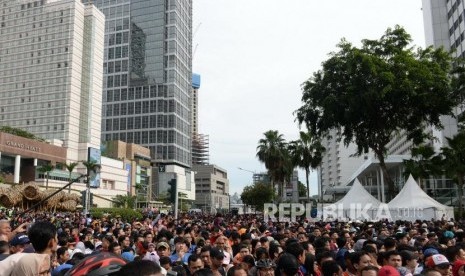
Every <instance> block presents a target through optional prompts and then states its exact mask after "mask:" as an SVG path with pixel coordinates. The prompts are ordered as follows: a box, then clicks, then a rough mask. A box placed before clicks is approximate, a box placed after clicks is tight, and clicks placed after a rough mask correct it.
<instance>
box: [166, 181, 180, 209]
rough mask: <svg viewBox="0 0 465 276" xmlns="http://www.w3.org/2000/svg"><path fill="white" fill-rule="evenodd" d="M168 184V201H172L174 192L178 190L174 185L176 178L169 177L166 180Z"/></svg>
mask: <svg viewBox="0 0 465 276" xmlns="http://www.w3.org/2000/svg"><path fill="white" fill-rule="evenodd" d="M168 185H170V186H171V188H170V201H171V202H172V203H175V202H176V193H177V192H178V189H177V187H176V178H173V179H171V180H170V181H168Z"/></svg>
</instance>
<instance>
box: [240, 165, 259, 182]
mask: <svg viewBox="0 0 465 276" xmlns="http://www.w3.org/2000/svg"><path fill="white" fill-rule="evenodd" d="M237 168H238V169H239V170H241V171H245V172H249V173H251V174H252V182H254V181H255V179H254V177H255V175H256V174H257V173H256V172H255V171H251V170H246V169H243V168H241V167H237Z"/></svg>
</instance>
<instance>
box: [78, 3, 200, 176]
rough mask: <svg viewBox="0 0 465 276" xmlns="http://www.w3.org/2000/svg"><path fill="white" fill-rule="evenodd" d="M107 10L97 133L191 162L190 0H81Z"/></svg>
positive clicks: (166, 160) (160, 159) (169, 160)
mask: <svg viewBox="0 0 465 276" xmlns="http://www.w3.org/2000/svg"><path fill="white" fill-rule="evenodd" d="M84 2H92V3H93V4H94V5H96V6H97V7H98V8H99V9H100V10H101V11H102V12H103V13H104V14H105V16H106V25H105V37H104V41H105V53H104V65H103V68H104V69H103V70H104V80H103V110H102V111H103V112H102V139H103V140H104V141H108V140H121V141H125V142H127V143H134V144H139V145H143V146H145V147H148V148H149V149H150V151H151V158H152V161H153V162H155V163H156V164H174V165H179V166H181V167H185V168H190V166H191V158H192V157H191V135H192V130H191V107H190V100H191V93H192V90H191V89H192V88H191V78H192V57H191V56H192V49H191V48H192V47H191V44H192V0H184V1H177V0H163V1H160V0H157V1H147V0H84Z"/></svg>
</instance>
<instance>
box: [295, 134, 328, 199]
mask: <svg viewBox="0 0 465 276" xmlns="http://www.w3.org/2000/svg"><path fill="white" fill-rule="evenodd" d="M289 151H290V154H291V159H292V162H293V164H294V165H296V166H298V167H299V168H302V169H304V170H305V180H306V183H307V189H306V190H307V197H310V181H309V177H310V170H312V169H316V168H317V167H318V166H319V165H320V164H321V161H322V160H323V153H324V151H325V148H324V147H323V145H321V142H320V140H318V139H316V136H313V135H311V134H310V133H308V132H303V131H301V132H300V139H298V140H295V141H291V142H290V143H289Z"/></svg>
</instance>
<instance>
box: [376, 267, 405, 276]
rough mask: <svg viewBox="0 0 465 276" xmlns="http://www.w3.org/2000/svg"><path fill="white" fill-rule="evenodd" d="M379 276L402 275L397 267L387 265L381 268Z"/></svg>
mask: <svg viewBox="0 0 465 276" xmlns="http://www.w3.org/2000/svg"><path fill="white" fill-rule="evenodd" d="M378 276H400V273H399V271H398V270H397V269H396V268H395V267H393V266H390V265H385V266H383V267H381V268H380V270H379V272H378Z"/></svg>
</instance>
